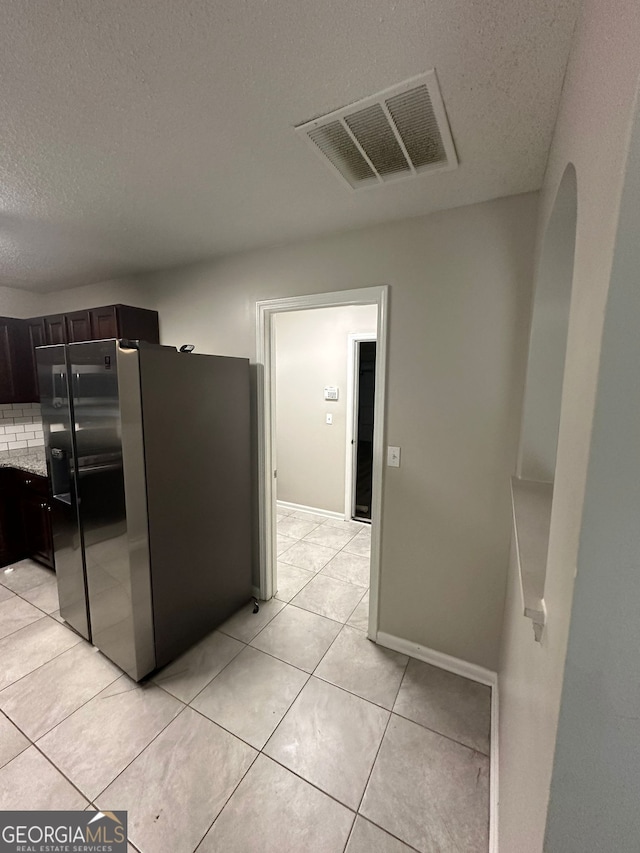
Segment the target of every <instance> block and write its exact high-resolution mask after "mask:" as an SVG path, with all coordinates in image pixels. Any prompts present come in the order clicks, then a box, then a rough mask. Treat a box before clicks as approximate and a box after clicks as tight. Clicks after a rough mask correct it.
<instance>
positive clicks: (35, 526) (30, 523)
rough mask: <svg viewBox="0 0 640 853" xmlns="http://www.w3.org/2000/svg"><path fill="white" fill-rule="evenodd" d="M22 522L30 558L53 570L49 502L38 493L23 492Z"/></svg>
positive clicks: (26, 489) (24, 490)
mask: <svg viewBox="0 0 640 853" xmlns="http://www.w3.org/2000/svg"><path fill="white" fill-rule="evenodd" d="M21 504H22V521H23V525H24V532H25V539H26V550H27V553H28V554H29V556H30V557H31V558H32V559H34V560H38V561H39V562H41V563H44V564H45V565H46V566H49V568H53V565H54V564H53V537H52V534H51V509H50V504H49V501H48V500H46V499H45V498H43V497H42V495H39V494H38V493H37V492H36V491H34V490H32V489H29V488H24V489H23V491H22V501H21Z"/></svg>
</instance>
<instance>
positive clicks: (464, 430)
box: [50, 194, 537, 669]
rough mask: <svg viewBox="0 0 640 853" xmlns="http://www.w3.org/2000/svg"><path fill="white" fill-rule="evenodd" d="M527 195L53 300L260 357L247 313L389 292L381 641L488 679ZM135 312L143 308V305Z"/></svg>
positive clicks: (496, 627)
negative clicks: (149, 313)
mask: <svg viewBox="0 0 640 853" xmlns="http://www.w3.org/2000/svg"><path fill="white" fill-rule="evenodd" d="M536 213H537V195H536V194H527V195H522V196H512V197H509V198H504V199H498V200H496V201H491V202H487V203H484V204H476V205H470V206H467V207H461V208H457V209H455V210H448V211H443V212H440V213H436V214H432V215H430V216H426V217H419V218H415V219H409V220H405V221H402V222H395V223H392V224H388V225H380V226H376V227H371V228H366V229H363V230H358V231H352V232H347V233H343V234H340V235H336V236H332V237H326V238H323V239H318V240H313V241H308V242H304V243H297V244H295V245H292V246H287V247H278V248H274V249H270V250H263V251H256V252H249V253H244V254H239V255H235V256H232V257H228V258H225V259H221V260H219V261H216V262H211V263H207V264H200V265H196V266H192V267H185V268H182V269H179V270H169V271H166V272H162V273H158V274H156V275H152V276H146V277H145V278H144V279H140V280H138V281H136V282H135V284H134V285H133V286H132V287H131V290H130V291H129V290H128V288H129V284H128V283H127V288H125V293H123V292H122V289H117V288H118V285H117V284H115V285H114V284H112V283H110V284H109V285H108V286H104V287H100V286H99V285H93V286H91V287H87V288H80V289H77V290H72V291H67V292H66V293H63V294H58V295H56V296H55V297H54V298H52V299H51V302H50V304H51V305H53V304H55V305H57V306H60V308H61V309H62V308H63V307H64V308H65V309H71V308H74V307H81V306H82V305H84V304H87V300H90V302H91V303H93V304H94V305H95V304H99V303H102V304H108V303H109V302H111V301H112V299H121V300H122V301H125V302H126V301H130V300H129V299H128V298H127V297H126V293H127V292H130V293H131V294H132V297H131V301H134V304H144V305H145V307H151V308H157V309H158V310H159V312H160V326H161V334H162V339H163V341H164V342H165V343H168V344H181V343H184V342H185V341H188V342H190V343H194V344H195V345H196V346H197V348H198V349H199V350H200V351H201V352H215V353H221V354H224V355H238V356H248V357H249V358H251V359H252V361H253V360H255V313H256V307H255V305H256V301H257V300H260V299H269V298H273V297H281V296H292V295H302V294H309V293H319V292H330V291H334V290H345V289H350V288H355V287H367V286H371V285H378V284H389V285H391V294H390V311H389V366H388V385H387V400H386V404H387V424H386V426H387V439H388V443H389V444H394V445H400V446H401V447H402V467H401V468H399V469H386V470H385V478H384V483H383V495H382V504H383V509H382V521H381V523H382V554H381V599H380V621H379V627H380V630H381V631H385V632H387V633H389V634H393V635H396V636H399V637H403V638H406V639H409V640H412V641H414V642H416V643H420V644H422V645H424V646H427V647H430V648H433V649H437V650H439V651H442V652H445V653H447V654H450V655H454V656H456V657H460V658H463V659H466V660H469V661H473V662H474V663H477V664H480V665H482V666H487V667H490V668H493V669H495V668H496V666H497V661H498V647H499V638H500V628H501V620H502V610H503V601H504V586H505V575H506V571H507V563H508V555H509V536H510V503H509V475H510V474H511V473H512V471H513V468H514V465H515V459H516V453H517V436H518V428H519V420H520V410H521V403H522V386H523V380H524V359H525V353H526V346H527V328H528V316H529V310H530V298H531V281H532V264H533V251H534V240H535V220H536ZM141 299H142V300H143V301H140V300H141Z"/></svg>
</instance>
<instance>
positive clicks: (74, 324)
mask: <svg viewBox="0 0 640 853" xmlns="http://www.w3.org/2000/svg"><path fill="white" fill-rule="evenodd" d="M65 320H66V323H67V343H70V344H75V343H78V342H80V341H91V340H93V335H92V333H91V317H90V316H89V312H88V311H74V312H73V313H72V314H65Z"/></svg>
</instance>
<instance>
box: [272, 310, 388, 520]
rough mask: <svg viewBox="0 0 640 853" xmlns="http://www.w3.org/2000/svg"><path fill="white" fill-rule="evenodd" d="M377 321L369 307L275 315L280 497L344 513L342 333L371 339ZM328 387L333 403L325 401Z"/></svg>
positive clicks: (344, 358)
mask: <svg viewBox="0 0 640 853" xmlns="http://www.w3.org/2000/svg"><path fill="white" fill-rule="evenodd" d="M377 316H378V309H377V307H376V306H375V305H353V306H350V307H344V308H321V309H315V310H311V311H291V312H286V313H282V314H276V316H275V329H276V437H277V469H278V500H282V501H287V502H288V503H294V504H301V505H303V506H310V507H315V508H317V509H324V510H330V511H331V512H343V511H344V492H345V471H346V440H347V439H346V434H347V416H348V412H347V363H348V358H349V346H348V336H349V334H350V333H351V332H372V333H373V334H375V332H376V323H377ZM327 385H335V386H337V387H338V389H339V396H338V400H337V401H335V402H333V401H332V402H327V401H325V399H324V388H325V386H327ZM327 412H330V413H331V414H332V415H333V423H332V424H331V425H329V424H327V423H326V422H325V415H326V413H327Z"/></svg>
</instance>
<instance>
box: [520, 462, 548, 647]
mask: <svg viewBox="0 0 640 853" xmlns="http://www.w3.org/2000/svg"><path fill="white" fill-rule="evenodd" d="M552 501H553V483H541V482H537V481H535V480H523V479H521V478H520V477H512V478H511V505H512V510H513V537H512V543H513V557H512V559H515V561H516V563H517V568H518V575H519V577H520V591H521V593H522V607H523V613H524V615H525V616H526V617H528V618H529V619H531V621H532V622H533V633H534V636H535V640H536V642H538V643H539V642H541V640H542V634H543V631H544V626H545V622H546V616H547V609H546V607H545V603H544V582H545V576H546V572H547V554H548V551H549V530H550V527H551V504H552Z"/></svg>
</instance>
